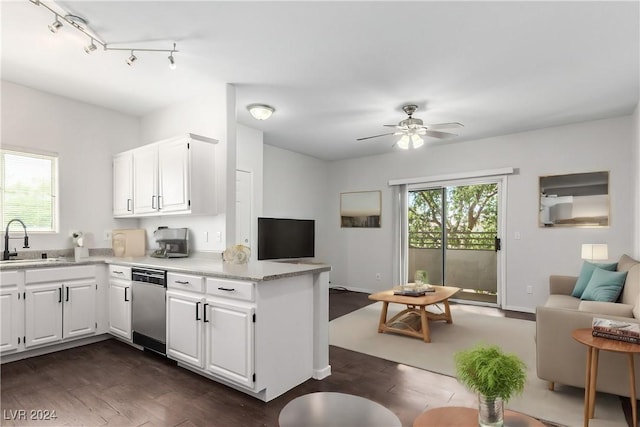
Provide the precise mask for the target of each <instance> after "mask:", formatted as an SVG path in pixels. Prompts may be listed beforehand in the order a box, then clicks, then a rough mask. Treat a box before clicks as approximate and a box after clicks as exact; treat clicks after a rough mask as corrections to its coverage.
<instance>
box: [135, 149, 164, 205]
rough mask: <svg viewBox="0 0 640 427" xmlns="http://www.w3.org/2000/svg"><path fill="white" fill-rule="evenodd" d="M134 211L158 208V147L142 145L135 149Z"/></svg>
mask: <svg viewBox="0 0 640 427" xmlns="http://www.w3.org/2000/svg"><path fill="white" fill-rule="evenodd" d="M133 194H134V198H133V212H134V214H136V215H137V214H143V213H151V212H157V210H158V149H157V146H155V145H154V146H151V147H142V148H138V149H136V150H134V151H133Z"/></svg>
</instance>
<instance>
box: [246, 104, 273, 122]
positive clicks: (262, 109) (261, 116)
mask: <svg viewBox="0 0 640 427" xmlns="http://www.w3.org/2000/svg"><path fill="white" fill-rule="evenodd" d="M247 110H249V112H250V113H251V115H252V116H253V118H254V119H256V120H267V119H268V118H269V117H271V115H272V114H273V113H274V111H276V109H275V108H273V107H271V106H270V105H265V104H250V105H247Z"/></svg>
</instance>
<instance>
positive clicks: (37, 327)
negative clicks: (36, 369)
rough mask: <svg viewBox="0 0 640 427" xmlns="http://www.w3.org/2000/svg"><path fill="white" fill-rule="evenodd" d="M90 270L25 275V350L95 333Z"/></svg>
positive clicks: (94, 284) (93, 280)
mask: <svg viewBox="0 0 640 427" xmlns="http://www.w3.org/2000/svg"><path fill="white" fill-rule="evenodd" d="M96 292H97V281H96V273H95V267H94V266H82V267H67V268H43V269H34V270H26V272H25V299H24V301H25V347H34V346H40V345H44V344H51V343H55V342H59V341H62V340H64V339H72V338H77V337H84V336H87V335H92V334H94V333H95V331H96V326H97V324H96Z"/></svg>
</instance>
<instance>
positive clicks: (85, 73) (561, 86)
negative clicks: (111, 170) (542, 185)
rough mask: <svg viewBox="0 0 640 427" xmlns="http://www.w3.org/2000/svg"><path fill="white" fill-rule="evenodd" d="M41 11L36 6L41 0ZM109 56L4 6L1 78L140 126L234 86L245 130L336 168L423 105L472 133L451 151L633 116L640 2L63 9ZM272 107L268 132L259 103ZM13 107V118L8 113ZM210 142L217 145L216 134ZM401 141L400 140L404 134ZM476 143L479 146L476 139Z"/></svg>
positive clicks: (18, 7)
mask: <svg viewBox="0 0 640 427" xmlns="http://www.w3.org/2000/svg"><path fill="white" fill-rule="evenodd" d="M34 1H35V0H34ZM43 2H44V3H46V4H47V5H49V6H51V7H52V8H62V9H63V10H64V11H66V12H68V13H72V14H74V15H78V16H81V17H83V18H85V19H86V20H87V21H88V22H89V27H90V29H91V30H93V31H94V32H95V33H97V34H98V35H99V36H100V37H101V38H102V40H104V41H105V42H107V43H108V44H109V45H110V46H114V47H117V46H127V47H128V46H135V47H145V48H158V49H170V48H171V47H172V44H173V42H176V43H177V49H178V50H179V51H180V52H179V53H176V54H175V58H176V62H177V66H178V67H177V69H176V70H173V71H172V70H169V68H168V66H167V65H168V61H167V55H166V54H164V53H145V52H140V53H139V54H136V56H138V58H139V59H138V61H137V63H136V64H135V65H134V66H131V67H129V66H127V65H126V64H125V59H126V58H127V57H128V56H129V52H104V51H102V50H100V49H99V50H98V51H97V52H95V53H94V54H92V55H87V54H85V52H84V50H83V47H84V46H85V45H87V44H88V39H87V38H86V37H85V36H83V35H82V34H81V33H79V32H78V31H75V30H73V29H72V28H69V26H65V27H64V28H62V29H61V30H60V31H59V32H58V33H57V34H55V35H54V34H52V33H50V32H49V30H48V29H47V25H48V24H50V23H51V22H53V20H54V19H53V18H54V17H53V15H52V13H51V12H49V11H47V10H46V9H45V8H44V7H41V6H37V5H35V4H34V3H32V2H31V1H29V0H15V1H6V0H3V1H2V3H1V15H2V16H1V26H2V34H1V35H2V78H3V79H4V80H8V81H11V82H15V83H19V84H22V85H25V86H29V87H33V88H36V89H39V90H43V91H47V92H51V93H54V94H58V95H63V96H66V97H69V98H73V99H77V100H81V101H84V102H88V103H91V104H96V105H100V106H104V107H107V108H110V109H114V110H117V111H121V112H124V113H127V114H133V115H138V116H142V115H145V114H148V113H149V112H152V111H154V110H157V109H159V108H162V107H165V106H168V105H171V104H172V103H176V102H180V101H184V100H187V99H189V98H193V97H194V96H201V94H202V93H203V88H204V87H206V86H207V85H208V84H211V83H212V82H216V83H219V82H227V83H231V84H233V85H235V87H236V88H237V105H238V107H237V118H238V122H240V123H243V124H245V125H247V126H250V127H253V128H256V129H260V130H262V131H264V141H265V143H267V144H270V145H274V146H278V147H282V148H285V149H288V150H292V151H296V152H299V153H304V154H307V155H310V156H314V157H317V158H320V159H326V160H337V159H345V158H353V157H362V156H368V155H374V154H381V153H387V152H391V151H394V150H397V147H393V145H394V142H395V140H394V137H393V136H386V137H381V138H376V139H371V140H367V141H356V138H360V137H365V136H370V135H376V134H382V133H386V132H388V131H389V128H385V127H383V125H384V124H396V123H397V122H399V121H400V120H402V119H404V118H406V115H405V114H404V112H402V105H404V104H406V103H415V104H417V105H418V106H419V110H418V111H417V113H416V114H414V117H418V118H421V119H423V120H424V122H425V123H442V122H453V121H457V122H461V123H463V124H464V125H465V127H464V128H462V129H455V130H454V132H455V133H457V134H458V135H459V136H457V137H455V138H453V139H449V140H447V141H446V142H444V141H441V140H437V139H431V138H426V142H427V144H426V146H425V147H423V148H421V150H425V149H426V150H428V149H429V145H430V144H453V143H456V142H461V141H470V140H477V139H481V138H485V137H491V136H496V135H504V134H509V133H514V132H519V131H526V130H531V129H539V128H544V127H549V126H555V125H562V124H566V123H574V122H580V121H585V120H593V119H599V118H607V117H614V116H620V115H625V114H630V113H631V112H633V110H634V108H635V107H636V105H637V103H638V92H639V80H640V78H639V75H640V69H639V65H638V64H639V51H640V46H639V40H640V32H639V21H640V8H639V2H638V1H622V2H613V1H603V2H595V1H585V2H580V1H569V2H552V1H539V2H513V1H506V2H505V1H499V2H483V1H469V2H456V1H452V2H444V1H440V2H435V1H434V2H421V1H410V2H399V1H372V2H367V1H352V2H341V1H338V2H335V1H317V2H306V1H304V2H303V1H284V2H271V1H257V2H248V1H233V2H232V1H226V2H219V1H194V2H189V1H157V2H155V1H60V2H57V3H53V2H48V1H46V0H43ZM256 102H257V103H267V104H269V105H272V106H274V107H275V108H276V112H275V114H274V115H273V116H272V117H271V119H269V120H268V121H260V122H258V121H256V120H254V119H253V118H251V116H250V115H249V114H248V112H247V111H246V108H245V107H246V105H248V104H250V103H256ZM5 108H6V106H5ZM214 136H215V135H214ZM396 138H397V137H396ZM479 143H480V142H479Z"/></svg>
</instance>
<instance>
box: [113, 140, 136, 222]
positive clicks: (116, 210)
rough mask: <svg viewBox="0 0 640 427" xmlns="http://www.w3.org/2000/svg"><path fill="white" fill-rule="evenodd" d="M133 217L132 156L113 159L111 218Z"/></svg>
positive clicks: (123, 155)
mask: <svg viewBox="0 0 640 427" xmlns="http://www.w3.org/2000/svg"><path fill="white" fill-rule="evenodd" d="M131 215H133V154H132V153H131V152H130V151H128V152H125V153H121V154H118V155H116V156H114V157H113V216H114V217H127V216H131Z"/></svg>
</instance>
